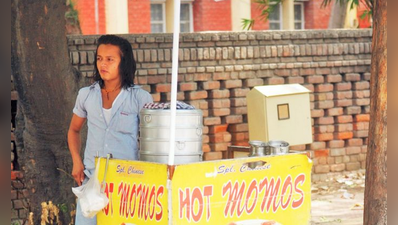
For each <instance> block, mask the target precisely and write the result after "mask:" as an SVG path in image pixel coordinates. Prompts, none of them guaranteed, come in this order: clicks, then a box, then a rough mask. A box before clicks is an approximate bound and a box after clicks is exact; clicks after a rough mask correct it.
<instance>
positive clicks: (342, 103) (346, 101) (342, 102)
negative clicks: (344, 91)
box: [334, 99, 353, 107]
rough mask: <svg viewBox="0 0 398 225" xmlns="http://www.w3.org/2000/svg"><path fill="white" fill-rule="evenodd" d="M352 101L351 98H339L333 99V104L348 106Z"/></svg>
mask: <svg viewBox="0 0 398 225" xmlns="http://www.w3.org/2000/svg"><path fill="white" fill-rule="evenodd" d="M352 103H353V101H352V99H340V100H335V101H334V105H335V106H336V107H341V106H343V107H344V106H350V105H352Z"/></svg>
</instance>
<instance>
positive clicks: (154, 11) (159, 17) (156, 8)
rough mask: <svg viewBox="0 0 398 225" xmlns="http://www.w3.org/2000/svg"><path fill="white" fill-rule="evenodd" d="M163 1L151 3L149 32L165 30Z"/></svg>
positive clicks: (162, 31)
mask: <svg viewBox="0 0 398 225" xmlns="http://www.w3.org/2000/svg"><path fill="white" fill-rule="evenodd" d="M165 14H166V13H165V3H152V4H151V33H164V32H165V31H166V19H165Z"/></svg>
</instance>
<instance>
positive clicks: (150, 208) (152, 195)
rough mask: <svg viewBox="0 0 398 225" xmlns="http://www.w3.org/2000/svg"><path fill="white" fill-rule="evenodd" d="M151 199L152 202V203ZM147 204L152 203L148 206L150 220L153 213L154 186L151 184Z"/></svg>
mask: <svg viewBox="0 0 398 225" xmlns="http://www.w3.org/2000/svg"><path fill="white" fill-rule="evenodd" d="M152 201H153V204H152ZM148 204H149V206H151V205H152V207H148V214H149V219H151V220H152V219H153V215H154V214H155V186H152V189H151V194H150V195H149V202H148ZM151 210H152V211H151Z"/></svg>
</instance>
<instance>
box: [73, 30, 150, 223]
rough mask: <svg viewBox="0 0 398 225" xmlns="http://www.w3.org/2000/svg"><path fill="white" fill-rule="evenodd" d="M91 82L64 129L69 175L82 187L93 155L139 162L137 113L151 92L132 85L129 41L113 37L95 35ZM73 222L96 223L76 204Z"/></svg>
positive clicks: (132, 75)
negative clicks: (83, 138)
mask: <svg viewBox="0 0 398 225" xmlns="http://www.w3.org/2000/svg"><path fill="white" fill-rule="evenodd" d="M94 67H95V72H94V81H95V82H94V83H93V84H92V85H91V86H88V87H84V88H82V89H80V90H79V93H78V96H77V99H76V104H75V107H74V108H73V117H72V120H71V123H70V127H69V131H68V145H69V150H70V153H71V155H72V161H73V169H72V176H73V177H74V179H75V181H76V182H77V184H78V185H79V186H80V185H82V184H84V183H86V182H87V181H88V180H89V179H90V177H91V176H92V174H93V173H94V170H95V165H94V157H95V156H96V155H97V152H98V154H99V156H100V157H106V154H107V153H111V154H112V155H113V158H117V159H127V160H138V129H139V120H140V117H139V112H140V110H141V109H142V108H143V106H144V105H145V104H146V103H149V102H153V100H152V96H151V95H150V94H149V93H148V92H147V91H145V90H143V89H141V88H140V87H139V86H137V85H134V76H135V72H136V62H135V60H134V56H133V50H132V47H131V44H130V43H129V42H128V41H127V40H126V39H124V38H121V37H118V36H115V35H103V36H101V37H100V38H99V39H98V45H97V51H96V58H95V61H94ZM86 120H87V126H88V131H87V141H86V147H85V150H84V159H83V161H82V159H81V157H80V146H81V138H80V132H81V129H82V126H83V124H84V123H85V122H86ZM75 224H77V225H81V224H84V225H87V224H97V221H96V217H94V218H92V219H89V218H85V217H83V216H82V214H81V209H80V205H79V204H77V209H76V222H75Z"/></svg>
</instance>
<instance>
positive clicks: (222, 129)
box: [209, 124, 228, 134]
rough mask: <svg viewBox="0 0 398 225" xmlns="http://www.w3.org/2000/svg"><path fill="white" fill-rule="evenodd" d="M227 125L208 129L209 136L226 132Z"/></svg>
mask: <svg viewBox="0 0 398 225" xmlns="http://www.w3.org/2000/svg"><path fill="white" fill-rule="evenodd" d="M227 128H228V124H221V125H214V126H211V127H209V134H215V133H222V132H226V131H227Z"/></svg>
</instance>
